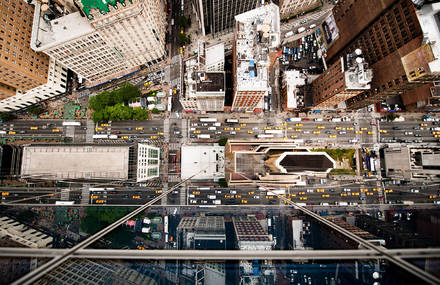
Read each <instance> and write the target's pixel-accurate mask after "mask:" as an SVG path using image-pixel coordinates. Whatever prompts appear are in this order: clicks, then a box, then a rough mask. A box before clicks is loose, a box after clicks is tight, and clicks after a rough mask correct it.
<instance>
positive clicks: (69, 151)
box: [21, 145, 129, 179]
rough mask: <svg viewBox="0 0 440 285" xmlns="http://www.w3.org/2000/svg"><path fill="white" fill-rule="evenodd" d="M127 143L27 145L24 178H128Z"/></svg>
mask: <svg viewBox="0 0 440 285" xmlns="http://www.w3.org/2000/svg"><path fill="white" fill-rule="evenodd" d="M128 155H129V147H128V146H124V147H121V146H87V145H86V146H74V145H72V146H69V145H65V146H64V145H52V146H44V145H41V146H26V147H24V149H23V158H22V166H21V173H22V176H23V177H28V176H33V177H37V178H38V176H44V177H46V178H47V177H49V178H53V179H97V178H105V179H128Z"/></svg>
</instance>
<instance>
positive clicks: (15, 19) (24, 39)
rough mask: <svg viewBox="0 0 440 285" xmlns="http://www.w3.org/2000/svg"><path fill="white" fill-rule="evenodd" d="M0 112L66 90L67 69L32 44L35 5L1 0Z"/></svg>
mask: <svg viewBox="0 0 440 285" xmlns="http://www.w3.org/2000/svg"><path fill="white" fill-rule="evenodd" d="M0 5H1V6H2V11H3V14H2V20H3V23H4V24H3V25H1V26H0V32H1V36H0V100H1V101H0V111H11V110H17V109H21V108H24V107H26V106H29V105H31V104H34V103H36V102H38V101H41V100H44V99H47V98H50V97H53V96H55V95H58V94H61V93H63V92H65V91H66V79H67V70H66V69H65V68H64V67H62V66H61V65H60V64H59V63H57V62H55V61H54V60H49V57H48V56H47V55H45V54H44V53H41V52H35V51H33V50H32V49H31V47H30V46H29V42H30V40H31V34H32V19H33V12H34V7H33V6H32V5H30V4H28V3H27V2H26V1H14V3H9V2H6V1H0Z"/></svg>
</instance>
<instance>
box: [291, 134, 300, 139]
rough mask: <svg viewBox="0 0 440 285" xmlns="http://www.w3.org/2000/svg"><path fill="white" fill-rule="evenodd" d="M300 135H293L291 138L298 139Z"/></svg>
mask: <svg viewBox="0 0 440 285" xmlns="http://www.w3.org/2000/svg"><path fill="white" fill-rule="evenodd" d="M297 137H298V136H297V135H291V136H290V138H291V139H296V138H297Z"/></svg>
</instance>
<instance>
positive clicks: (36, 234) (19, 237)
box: [0, 217, 53, 248]
mask: <svg viewBox="0 0 440 285" xmlns="http://www.w3.org/2000/svg"><path fill="white" fill-rule="evenodd" d="M4 237H7V238H9V239H11V240H13V241H15V242H17V243H20V244H22V245H23V246H25V247H32V248H42V247H52V242H53V238H52V237H51V236H48V235H46V234H44V233H42V232H40V231H38V230H36V229H33V228H30V227H28V226H26V225H24V224H22V223H20V222H17V221H16V220H13V219H10V218H8V217H0V238H4Z"/></svg>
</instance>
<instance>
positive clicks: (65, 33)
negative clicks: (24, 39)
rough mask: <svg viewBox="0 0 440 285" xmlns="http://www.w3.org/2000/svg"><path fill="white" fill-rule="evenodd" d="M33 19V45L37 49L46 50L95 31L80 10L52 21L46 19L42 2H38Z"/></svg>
mask: <svg viewBox="0 0 440 285" xmlns="http://www.w3.org/2000/svg"><path fill="white" fill-rule="evenodd" d="M33 21H34V22H33V27H32V39H31V47H32V49H34V50H35V51H44V50H46V49H49V48H52V47H54V46H56V45H59V44H61V43H64V42H67V41H70V40H73V39H76V38H79V37H81V36H84V35H87V34H90V33H92V32H94V31H95V29H94V28H93V27H92V26H91V25H90V23H89V21H88V20H87V18H85V17H82V16H81V14H80V13H79V12H75V13H71V14H68V15H65V16H62V17H59V18H56V19H54V20H51V21H50V22H48V21H46V20H44V19H43V12H41V9H40V2H36V5H35V12H34V20H33Z"/></svg>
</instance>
